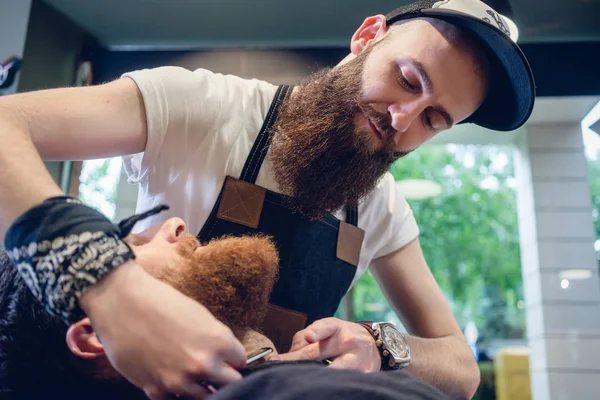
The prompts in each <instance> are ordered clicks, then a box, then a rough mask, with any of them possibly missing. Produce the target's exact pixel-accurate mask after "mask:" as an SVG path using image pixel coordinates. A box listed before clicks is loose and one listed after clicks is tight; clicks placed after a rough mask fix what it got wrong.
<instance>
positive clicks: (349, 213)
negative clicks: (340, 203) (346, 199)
mask: <svg viewBox="0 0 600 400" xmlns="http://www.w3.org/2000/svg"><path fill="white" fill-rule="evenodd" d="M346 222H347V223H349V224H350V225H354V226H358V207H349V208H346Z"/></svg>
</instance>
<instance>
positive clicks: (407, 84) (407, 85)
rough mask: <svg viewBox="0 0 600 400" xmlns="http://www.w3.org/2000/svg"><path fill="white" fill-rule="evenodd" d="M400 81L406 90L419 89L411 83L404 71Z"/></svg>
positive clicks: (414, 90) (399, 78) (413, 90)
mask: <svg viewBox="0 0 600 400" xmlns="http://www.w3.org/2000/svg"><path fill="white" fill-rule="evenodd" d="M398 82H400V85H402V87H404V88H405V89H406V90H408V91H410V92H416V91H417V87H416V86H415V85H413V84H412V83H410V81H409V80H408V79H406V77H405V76H404V75H403V74H402V73H401V74H400V76H399V77H398Z"/></svg>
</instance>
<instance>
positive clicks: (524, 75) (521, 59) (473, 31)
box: [390, 8, 535, 131]
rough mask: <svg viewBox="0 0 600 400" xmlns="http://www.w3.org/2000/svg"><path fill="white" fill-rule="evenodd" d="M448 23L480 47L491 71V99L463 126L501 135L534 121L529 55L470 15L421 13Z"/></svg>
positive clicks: (424, 10)
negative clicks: (468, 125) (475, 126)
mask: <svg viewBox="0 0 600 400" xmlns="http://www.w3.org/2000/svg"><path fill="white" fill-rule="evenodd" d="M419 14H420V15H421V16H423V17H430V18H436V19H441V20H444V21H447V22H449V23H451V24H453V25H456V26H458V27H460V28H461V29H463V30H464V31H465V32H466V33H467V34H469V35H471V36H472V37H473V38H474V39H475V40H476V41H477V42H478V43H479V44H480V45H481V49H482V50H483V52H484V54H485V55H486V56H487V58H488V60H489V63H490V67H491V74H490V76H491V80H490V86H489V91H488V95H487V96H486V98H485V100H484V101H483V103H482V104H481V106H480V107H479V108H478V109H477V111H475V113H473V114H472V115H471V116H470V117H469V118H468V119H467V120H465V121H463V122H462V123H474V124H477V125H479V126H482V127H484V128H488V129H492V130H497V131H513V130H515V129H517V128H519V127H521V126H522V125H523V124H524V123H525V122H526V121H527V120H528V119H529V117H530V115H531V113H532V111H533V106H534V103H535V83H534V79H533V73H532V71H531V68H530V67H529V63H528V62H527V59H526V58H525V55H524V54H523V52H522V51H521V49H520V48H519V46H517V44H516V43H515V42H513V41H512V40H511V39H510V38H509V37H508V36H507V35H506V34H505V33H503V32H502V31H501V30H500V29H498V28H496V27H494V26H492V25H490V24H488V23H486V22H485V21H483V20H480V19H478V18H475V17H473V16H470V15H468V14H465V13H462V12H458V11H452V10H442V9H439V8H438V9H422V10H420V13H419ZM410 18H415V14H414V13H410V14H408V15H406V17H404V16H402V15H397V16H395V18H393V21H390V22H391V23H393V22H396V21H399V20H403V19H410Z"/></svg>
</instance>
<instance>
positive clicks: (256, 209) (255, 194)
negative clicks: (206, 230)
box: [217, 177, 266, 228]
mask: <svg viewBox="0 0 600 400" xmlns="http://www.w3.org/2000/svg"><path fill="white" fill-rule="evenodd" d="M265 193H266V190H265V189H264V188H262V187H260V186H257V185H254V184H252V183H249V182H245V181H242V180H239V179H235V178H232V177H227V180H226V181H225V189H224V191H223V198H222V199H221V204H220V205H219V212H218V213H217V217H218V218H221V219H224V220H227V221H231V222H235V223H238V224H241V225H245V226H248V227H250V228H257V227H258V222H259V220H260V214H261V212H262V208H263V204H264V202H265Z"/></svg>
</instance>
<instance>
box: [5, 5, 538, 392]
mask: <svg viewBox="0 0 600 400" xmlns="http://www.w3.org/2000/svg"><path fill="white" fill-rule="evenodd" d="M513 27H514V25H513V24H512V22H511V21H509V20H508V19H506V18H504V17H502V16H500V15H499V14H497V13H496V12H495V11H494V10H492V9H491V8H489V7H488V6H486V5H485V4H483V3H482V2H480V1H479V0H449V1H442V2H434V1H427V0H425V1H420V2H417V3H414V4H411V5H408V6H405V7H401V8H399V9H397V10H395V11H393V12H391V13H389V14H387V15H386V16H384V15H376V16H372V17H368V18H367V19H365V21H364V22H363V24H362V25H361V26H360V27H359V28H358V29H357V31H356V32H355V33H354V35H353V36H352V39H351V43H350V49H351V53H350V54H349V55H348V56H347V57H346V58H345V59H344V60H342V61H341V62H340V63H339V64H338V65H337V66H336V67H335V68H332V69H325V70H322V71H320V72H317V73H316V74H314V75H312V76H310V77H308V78H307V79H306V80H305V81H304V82H302V83H300V84H299V85H298V86H295V87H288V86H285V85H282V86H276V85H273V84H270V83H268V82H264V81H259V80H247V79H241V78H239V77H235V76H230V75H222V74H218V73H215V72H211V71H207V70H205V69H198V70H195V71H189V70H185V69H182V68H178V67H160V68H154V69H148V70H140V71H132V72H130V73H127V74H125V75H124V76H123V77H121V78H120V79H117V80H115V81H113V82H109V83H106V84H102V85H97V86H92V87H85V88H63V89H54V90H45V91H39V92H32V93H26V94H16V95H11V96H7V97H3V98H2V99H0V127H1V128H0V143H2V146H1V147H0V182H1V184H2V187H3V190H2V191H0V213H1V214H0V234H1V235H4V234H5V233H6V231H7V229H9V227H10V228H11V232H20V231H23V230H27V229H29V230H27V232H26V234H22V235H19V237H18V239H15V236H14V235H13V237H7V243H10V245H11V246H12V247H11V246H7V250H8V254H9V255H10V254H19V255H20V256H21V257H29V259H30V260H31V262H29V263H26V262H21V265H20V266H19V271H20V272H21V273H22V274H23V275H27V279H26V281H27V282H29V284H30V287H31V288H32V290H34V289H36V288H38V287H44V288H45V290H42V291H35V292H36V293H37V295H38V297H39V300H40V301H42V302H44V303H45V304H46V308H47V309H48V310H50V311H51V312H54V313H56V314H58V315H61V316H63V317H64V319H65V321H72V320H74V319H76V318H77V317H78V316H80V314H81V313H85V314H87V315H88V316H89V317H90V319H91V321H92V324H93V326H94V328H95V331H96V332H97V333H98V334H99V335H100V337H101V339H102V342H103V343H104V347H105V350H106V354H107V356H108V358H109V360H110V361H111V363H112V364H113V366H114V367H115V368H116V369H117V370H118V371H119V372H121V374H122V375H123V376H125V377H126V378H127V379H128V380H130V381H131V382H132V383H133V384H135V385H137V386H139V387H140V388H142V389H143V390H145V392H146V394H147V395H148V396H149V397H151V398H155V399H160V398H165V396H167V394H169V393H173V394H177V395H181V396H189V397H196V396H198V393H199V391H201V390H202V387H201V386H200V385H199V384H198V382H199V381H206V382H209V383H212V384H214V385H226V384H228V383H231V382H235V381H237V380H239V379H241V375H240V374H239V372H238V369H240V368H242V367H243V366H244V364H245V354H244V350H243V347H242V345H241V344H240V343H239V342H238V341H237V340H236V339H235V337H234V336H233V334H232V333H231V331H230V330H229V329H228V328H226V327H225V326H224V325H222V324H221V323H219V322H218V321H217V320H216V319H215V318H214V317H212V316H211V315H210V313H208V312H207V310H206V309H204V308H203V307H202V306H201V305H200V304H197V303H194V302H191V301H190V300H189V299H187V298H185V297H184V296H182V295H181V294H180V293H177V291H173V290H171V291H170V290H168V288H165V284H164V283H162V282H160V281H158V280H156V279H153V278H152V277H151V276H149V275H148V274H147V273H145V272H144V271H143V270H142V269H141V268H140V267H139V266H138V265H137V264H136V263H135V258H134V256H132V255H131V252H129V251H127V246H126V245H124V244H123V242H122V240H121V238H119V237H118V236H115V235H114V234H113V233H110V232H109V231H110V228H109V227H108V226H109V225H108V224H101V223H99V222H98V223H97V224H96V225H94V230H95V232H96V233H94V235H92V236H90V237H91V238H92V239H91V240H86V241H83V242H81V243H77V244H76V245H71V246H70V247H69V246H66V245H65V244H63V242H58V245H57V250H56V251H57V254H58V252H60V257H58V256H57V257H55V259H53V261H52V263H51V265H48V264H45V265H42V266H40V264H39V263H38V264H36V263H35V260H36V258H35V254H36V248H37V247H36V246H37V245H38V243H42V242H41V241H39V239H40V238H39V236H40V235H42V233H40V232H45V233H44V235H46V236H48V235H50V236H51V234H49V233H48V231H47V230H44V223H45V222H44V221H45V219H44V218H40V228H39V229H37V230H36V229H33V228H31V227H27V228H24V227H23V226H21V225H19V224H20V221H22V220H23V219H20V218H19V216H21V215H22V214H23V213H25V214H27V213H30V212H38V213H40V215H51V211H52V210H50V209H43V205H44V204H47V203H44V201H45V200H46V199H48V198H50V197H55V196H60V195H62V193H61V191H60V190H59V189H58V187H57V186H56V185H55V183H54V182H53V181H52V179H51V178H50V176H49V175H48V173H47V171H46V170H45V168H44V165H43V163H42V161H41V159H42V158H43V159H47V160H50V159H52V160H57V159H62V160H65V159H93V158H102V157H112V156H125V157H124V166H125V169H126V171H127V174H128V179H129V182H131V183H136V184H138V185H139V199H138V209H139V210H141V211H144V210H149V209H153V208H155V207H156V206H158V205H160V204H168V205H169V206H170V210H169V211H168V212H165V213H160V214H156V215H153V216H147V218H146V219H144V220H143V221H141V222H140V223H139V224H138V225H137V226H136V227H137V228H138V229H140V230H142V229H145V228H146V227H148V226H150V225H152V224H156V223H159V222H161V221H163V220H165V219H167V218H169V217H170V216H174V215H177V216H181V217H182V218H183V219H184V220H185V221H186V222H187V224H188V229H189V230H190V231H193V232H197V233H198V234H197V236H198V238H199V239H200V241H201V242H207V241H209V240H210V239H212V238H216V237H220V236H223V235H234V236H239V235H245V234H255V233H263V234H266V235H270V236H272V237H273V238H274V241H275V243H276V245H277V249H278V251H279V255H280V260H281V263H280V270H279V279H278V281H277V283H276V285H275V287H274V289H273V292H272V296H271V299H270V307H269V312H268V315H267V317H266V319H265V322H264V326H263V330H264V332H265V333H266V334H267V336H268V337H269V338H270V339H271V340H272V341H273V342H274V343H275V344H276V346H277V349H278V350H279V352H280V353H283V354H280V355H278V356H277V357H276V359H279V360H283V361H286V360H300V359H313V360H324V361H325V362H328V363H330V368H342V369H354V370H360V371H364V372H372V371H379V370H381V369H383V370H391V371H393V370H398V369H405V370H406V371H407V372H409V373H410V374H412V375H414V376H416V377H418V378H420V379H422V380H423V381H426V382H428V383H431V384H433V385H434V386H436V387H438V388H439V389H441V390H442V391H444V392H446V393H448V394H449V395H451V396H453V397H458V398H469V397H471V396H472V395H473V393H474V392H475V390H476V388H477V386H478V383H479V371H478V367H477V365H476V362H475V360H474V357H473V355H472V353H471V351H470V349H469V346H468V345H467V344H466V342H465V340H464V338H463V336H462V333H461V330H460V328H459V326H458V324H457V322H456V320H455V319H454V317H453V315H452V312H451V310H450V308H449V306H448V304H447V303H446V301H445V299H444V296H443V294H442V292H441V290H440V289H439V287H438V285H437V284H436V282H435V280H434V278H433V276H432V274H431V272H430V270H429V268H428V266H427V263H426V261H425V259H424V256H423V254H422V252H421V248H420V245H419V241H418V233H419V232H418V227H417V223H416V221H415V219H414V216H413V214H412V212H411V210H410V208H409V206H408V204H407V202H406V201H405V199H404V198H403V197H402V195H401V193H398V192H397V191H396V189H395V185H394V180H393V178H392V176H391V175H390V174H389V173H388V172H387V171H388V168H389V166H390V165H391V163H393V162H394V161H395V160H397V159H398V158H400V157H402V156H403V155H405V154H407V153H409V152H410V151H413V150H414V149H416V148H417V147H418V146H420V145H421V144H422V143H424V142H426V141H427V140H428V139H430V138H431V137H433V136H435V135H437V134H438V133H440V132H441V131H443V130H446V129H448V128H450V127H451V126H453V125H454V124H457V123H467V122H468V123H474V124H478V125H480V126H483V127H486V128H489V129H495V130H499V131H506V130H514V129H516V128H518V127H519V126H521V125H523V124H524V123H525V121H526V120H527V119H528V117H529V115H530V113H531V110H532V107H533V101H534V97H535V93H534V84H533V78H532V76H531V71H530V69H529V67H528V64H527V61H526V60H525V58H524V56H523V54H522V53H521V51H520V50H519V48H518V47H517V45H516V44H515V42H514V41H515V40H516V36H515V33H514V29H513ZM40 204H42V206H40ZM36 207H38V208H36ZM39 207H42V209H43V210H42V211H43V212H41V211H40V208H39ZM66 207H68V205H66ZM32 210H33V211H32ZM90 213H92V211H90ZM100 219H101V218H99V217H98V221H99V220H100ZM28 220H29V221H31V220H32V219H31V218H28ZM81 223H84V221H82V222H81ZM73 226H74V227H75V228H76V227H77V226H79V225H77V224H76V223H73ZM75 228H73V229H75ZM103 229H105V230H106V232H107V233H106V235H104V236H102V232H104V231H103ZM45 239H48V237H45ZM50 239H52V238H51V237H50ZM74 249H75V250H74ZM90 254H93V255H95V256H89V255H90ZM94 257H96V258H94ZM21 260H22V258H21ZM367 268H371V271H372V273H373V274H374V276H375V277H376V279H377V281H378V283H379V285H380V287H381V289H382V291H383V292H384V293H385V295H386V297H387V299H388V301H389V303H390V304H391V305H392V307H393V308H394V309H395V310H397V312H398V314H399V316H400V317H401V318H402V321H403V324H404V325H405V326H406V327H407V328H408V331H409V334H408V333H407V334H403V333H401V332H399V331H398V330H397V329H396V328H395V327H394V326H392V325H389V324H378V323H376V322H377V321H362V322H361V323H356V322H351V321H341V320H338V319H335V318H333V317H332V316H333V315H334V313H335V311H336V309H337V308H338V306H339V304H340V300H341V299H342V297H343V296H344V294H345V293H346V292H347V291H348V290H349V289H350V288H351V287H352V285H353V283H355V282H356V280H357V279H358V278H359V277H360V276H361V275H362V274H363V273H364V272H365V271H366V269H367ZM48 270H51V271H53V273H52V274H48V273H47V272H48ZM82 271H83V272H82ZM50 275H52V276H53V277H55V278H52V279H50V278H48V276H50ZM56 277H57V278H56ZM65 277H66V278H65ZM63 278H64V279H63ZM67 278H68V279H67ZM61 282H62V283H61ZM64 282H69V284H63V283H64ZM156 293H161V296H160V297H159V296H156V295H155V294H156ZM117 305H118V306H117ZM167 338H168V339H167ZM140 360H142V361H143V362H140Z"/></svg>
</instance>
